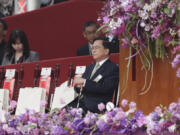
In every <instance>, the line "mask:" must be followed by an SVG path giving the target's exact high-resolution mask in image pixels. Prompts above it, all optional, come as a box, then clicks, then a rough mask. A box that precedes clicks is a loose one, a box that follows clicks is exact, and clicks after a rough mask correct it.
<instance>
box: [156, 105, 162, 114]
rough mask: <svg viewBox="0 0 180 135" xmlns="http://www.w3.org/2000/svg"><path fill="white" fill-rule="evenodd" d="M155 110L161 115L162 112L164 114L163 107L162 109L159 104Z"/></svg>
mask: <svg viewBox="0 0 180 135" xmlns="http://www.w3.org/2000/svg"><path fill="white" fill-rule="evenodd" d="M155 112H156V113H157V114H158V115H160V114H162V109H161V108H160V107H159V106H156V108H155Z"/></svg>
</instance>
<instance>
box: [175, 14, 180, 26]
mask: <svg viewBox="0 0 180 135" xmlns="http://www.w3.org/2000/svg"><path fill="white" fill-rule="evenodd" d="M176 23H177V25H180V11H177V13H176Z"/></svg>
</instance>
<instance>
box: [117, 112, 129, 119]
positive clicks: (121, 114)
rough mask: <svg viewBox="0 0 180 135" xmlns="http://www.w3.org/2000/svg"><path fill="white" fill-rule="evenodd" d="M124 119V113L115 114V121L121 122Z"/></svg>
mask: <svg viewBox="0 0 180 135" xmlns="http://www.w3.org/2000/svg"><path fill="white" fill-rule="evenodd" d="M125 117H126V114H125V112H123V111H119V112H117V114H116V115H115V119H116V120H121V119H123V118H125Z"/></svg>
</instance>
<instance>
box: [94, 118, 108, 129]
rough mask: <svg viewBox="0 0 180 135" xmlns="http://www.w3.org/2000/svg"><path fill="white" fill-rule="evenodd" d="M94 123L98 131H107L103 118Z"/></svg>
mask: <svg viewBox="0 0 180 135" xmlns="http://www.w3.org/2000/svg"><path fill="white" fill-rule="evenodd" d="M96 125H97V127H98V129H99V131H107V129H108V125H107V123H106V122H105V121H104V120H103V119H99V120H98V121H97V122H96Z"/></svg>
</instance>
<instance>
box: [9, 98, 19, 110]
mask: <svg viewBox="0 0 180 135" xmlns="http://www.w3.org/2000/svg"><path fill="white" fill-rule="evenodd" d="M16 106H17V102H16V101H15V100H12V101H11V103H10V109H15V108H16Z"/></svg>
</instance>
